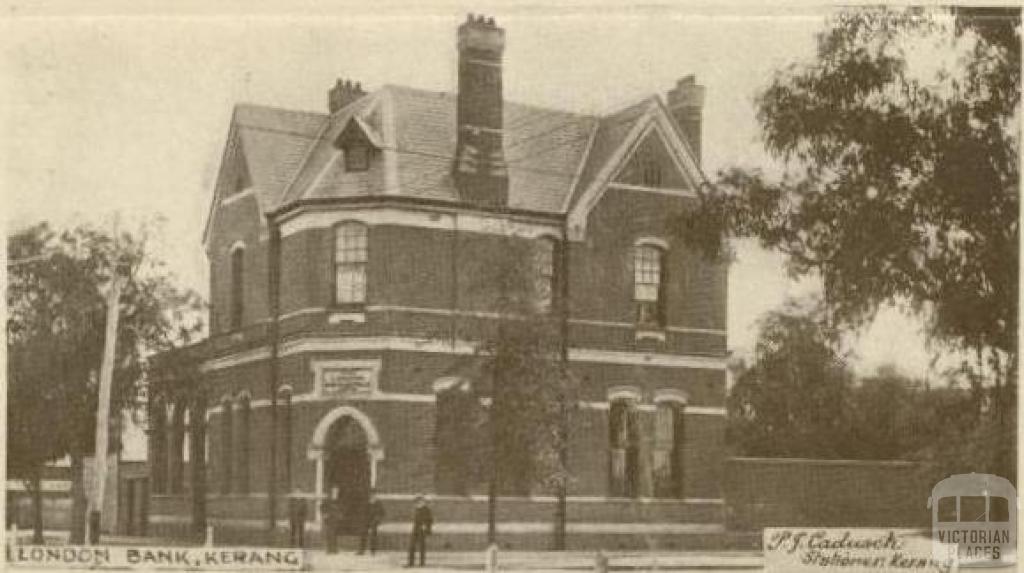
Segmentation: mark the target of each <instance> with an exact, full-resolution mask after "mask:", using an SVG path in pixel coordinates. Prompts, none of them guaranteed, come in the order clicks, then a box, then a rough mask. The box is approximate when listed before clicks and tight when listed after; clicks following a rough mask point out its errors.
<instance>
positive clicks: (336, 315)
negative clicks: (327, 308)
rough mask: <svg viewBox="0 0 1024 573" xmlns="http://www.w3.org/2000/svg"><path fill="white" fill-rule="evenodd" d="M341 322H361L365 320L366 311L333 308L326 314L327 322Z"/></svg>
mask: <svg viewBox="0 0 1024 573" xmlns="http://www.w3.org/2000/svg"><path fill="white" fill-rule="evenodd" d="M343 322H353V323H357V324H363V323H365V322H366V312H365V311H362V310H360V311H356V312H351V311H342V310H335V311H332V312H330V314H328V315H327V323H328V324H341V323H343Z"/></svg>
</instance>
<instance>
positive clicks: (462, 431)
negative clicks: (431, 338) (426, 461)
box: [434, 378, 480, 495]
mask: <svg viewBox="0 0 1024 573" xmlns="http://www.w3.org/2000/svg"><path fill="white" fill-rule="evenodd" d="M434 392H435V393H436V396H437V400H436V401H435V404H436V409H435V415H434V456H435V457H434V489H435V491H437V493H442V494H452V495H466V494H468V493H469V488H470V486H471V485H472V483H473V481H474V476H475V475H476V472H477V470H478V469H479V468H478V467H476V466H475V464H476V462H477V455H478V454H479V449H478V448H477V447H476V440H477V439H478V437H479V435H480V432H479V430H478V428H477V427H476V423H477V420H478V419H479V418H478V416H479V412H478V405H479V401H478V400H477V397H476V395H475V393H474V392H473V391H472V387H471V386H470V383H469V381H468V380H465V379H461V378H451V379H441V380H438V381H437V382H436V383H435V384H434Z"/></svg>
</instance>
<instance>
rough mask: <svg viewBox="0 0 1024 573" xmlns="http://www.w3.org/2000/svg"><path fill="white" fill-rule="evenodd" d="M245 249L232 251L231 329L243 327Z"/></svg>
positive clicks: (240, 248)
mask: <svg viewBox="0 0 1024 573" xmlns="http://www.w3.org/2000/svg"><path fill="white" fill-rule="evenodd" d="M244 261H245V249H244V248H242V247H239V248H236V249H234V250H233V251H231V323H230V324H231V330H238V329H240V328H242V315H243V314H244V312H245V301H244V297H245V268H244V264H245V262H244Z"/></svg>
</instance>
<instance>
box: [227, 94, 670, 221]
mask: <svg viewBox="0 0 1024 573" xmlns="http://www.w3.org/2000/svg"><path fill="white" fill-rule="evenodd" d="M653 99H656V98H653ZM651 103H652V98H648V99H645V100H642V101H640V102H638V103H636V104H634V105H632V106H630V107H627V108H625V109H623V110H621V111H618V112H616V113H613V114H610V115H607V116H603V117H597V116H593V115H586V114H578V113H572V112H566V111H560V110H553V109H545V108H540V107H536V106H530V105H523V104H518V103H513V102H507V101H506V102H505V105H504V114H505V117H504V126H505V142H504V146H505V160H506V162H507V164H508V172H509V206H510V207H513V208H518V209H523V210H529V211H536V212H544V213H561V212H564V210H565V207H566V206H567V205H569V204H571V203H572V202H573V200H570V195H575V194H578V193H580V192H582V189H585V188H586V186H587V184H589V182H591V181H592V180H593V179H594V177H595V176H596V174H597V173H598V172H599V170H600V169H601V167H602V166H603V165H604V164H605V163H606V162H607V161H608V159H609V158H610V157H611V155H612V153H613V152H614V151H615V149H616V148H617V147H618V146H619V145H620V144H621V143H622V140H623V139H624V138H625V137H626V135H627V134H628V133H629V132H630V131H631V129H632V128H633V126H634V125H635V123H636V122H637V121H638V120H639V119H640V118H641V117H642V116H643V114H644V112H645V111H646V110H647V109H648V108H649V106H650V105H651ZM455 104H456V96H455V95H454V94H450V93H442V92H432V91H426V90H419V89H413V88H408V87H401V86H392V85H389V86H384V87H382V88H380V89H379V90H377V91H375V92H373V93H370V94H367V95H366V96H364V97H362V98H360V99H359V100H357V101H355V102H353V103H352V104H350V105H348V106H346V107H345V108H343V109H341V110H339V111H338V112H336V113H334V114H333V115H328V114H324V113H313V112H302V111H291V110H285V109H280V108H273V107H266V106H259V105H252V104H240V105H238V106H236V108H235V115H234V119H233V126H234V128H235V129H236V130H237V133H238V137H239V140H240V146H241V148H242V155H243V156H244V157H245V160H246V163H247V166H248V168H249V173H250V176H251V179H252V183H253V187H254V188H255V189H256V195H257V197H258V200H259V203H260V208H261V209H262V210H263V211H264V212H267V211H272V210H275V209H278V208H281V207H283V206H285V205H287V204H289V203H292V202H295V201H297V200H301V199H306V198H329V197H347V196H359V195H374V194H399V195H402V196H408V197H417V198H425V199H434V200H442V201H457V200H458V193H457V191H456V189H455V187H454V186H453V184H452V179H451V175H450V169H451V161H452V156H453V154H454V152H455ZM353 115H355V116H356V117H357V118H358V119H359V126H360V127H361V128H362V129H364V130H366V131H368V132H369V136H370V138H371V140H373V141H378V142H383V143H384V149H385V150H386V151H389V152H393V153H394V157H395V158H396V162H397V179H398V182H397V183H398V184H397V185H392V186H391V187H389V186H388V184H387V183H386V178H385V177H384V175H383V173H381V172H379V170H378V171H377V172H374V171H373V170H371V171H368V172H359V173H348V172H346V171H345V169H344V165H343V162H342V161H340V160H339V156H340V153H339V151H338V150H337V149H336V148H335V146H334V141H335V139H337V137H338V136H339V134H340V133H341V131H342V130H343V129H344V128H345V126H346V125H347V124H348V122H349V120H350V119H351V117H352V116H353ZM385 117H387V118H388V119H390V121H385V120H384V119H383V118H385ZM391 126H393V133H386V130H387V129H388V128H389V127H391ZM577 175H579V181H578V183H577V185H575V192H574V189H573V187H574V186H573V183H574V181H576V179H577Z"/></svg>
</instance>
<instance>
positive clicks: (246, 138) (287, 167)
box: [203, 104, 326, 245]
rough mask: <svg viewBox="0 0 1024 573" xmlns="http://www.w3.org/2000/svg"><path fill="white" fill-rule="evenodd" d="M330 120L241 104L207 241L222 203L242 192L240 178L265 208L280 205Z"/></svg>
mask: <svg viewBox="0 0 1024 573" xmlns="http://www.w3.org/2000/svg"><path fill="white" fill-rule="evenodd" d="M325 120H326V116H325V115H323V114H317V113H310V112H298V111H290V110H284V109H278V108H272V107H266V106H257V105H251V104H239V105H237V106H235V110H234V113H233V114H232V116H231V125H230V127H229V128H228V136H227V141H226V143H225V145H224V153H223V155H222V157H221V164H220V169H219V171H218V174H217V182H216V184H215V185H214V190H213V198H212V200H211V204H210V210H209V214H208V215H207V220H206V228H205V230H204V231H203V244H204V245H207V244H208V243H209V235H210V233H211V232H212V230H213V227H214V223H215V219H216V214H217V208H218V206H219V205H220V203H221V201H223V200H224V199H226V198H227V197H229V196H230V195H231V194H232V193H234V192H235V191H236V186H237V185H238V182H239V177H242V178H243V181H244V183H246V187H247V188H249V189H252V192H253V194H254V196H255V198H256V201H257V205H258V208H259V209H260V212H261V213H264V212H267V211H269V210H271V209H272V208H273V207H274V206H275V205H277V204H278V202H279V201H280V200H281V197H282V194H283V192H284V189H285V186H286V184H287V182H288V181H289V180H290V179H291V177H292V176H293V175H294V173H295V171H296V169H297V167H298V164H299V161H300V159H301V158H302V157H303V155H304V154H305V153H306V150H307V149H308V148H309V147H310V146H311V145H312V142H313V141H314V137H315V135H316V133H317V130H318V129H319V128H320V126H321V125H322V124H323V123H324V121H325ZM261 219H262V217H261ZM262 223H263V222H262V221H261V224H262Z"/></svg>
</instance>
